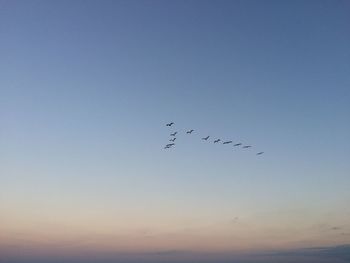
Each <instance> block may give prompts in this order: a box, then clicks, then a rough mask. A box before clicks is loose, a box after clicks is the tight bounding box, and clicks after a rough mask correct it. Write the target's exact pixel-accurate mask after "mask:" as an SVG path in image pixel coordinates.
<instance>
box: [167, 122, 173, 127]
mask: <svg viewBox="0 0 350 263" xmlns="http://www.w3.org/2000/svg"><path fill="white" fill-rule="evenodd" d="M173 124H174V123H173V122H170V123H167V124H166V126H169V127H170V126H171V125H173Z"/></svg>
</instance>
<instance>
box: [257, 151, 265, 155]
mask: <svg viewBox="0 0 350 263" xmlns="http://www.w3.org/2000/svg"><path fill="white" fill-rule="evenodd" d="M263 153H264V152H258V153H257V154H256V155H262V154H263Z"/></svg>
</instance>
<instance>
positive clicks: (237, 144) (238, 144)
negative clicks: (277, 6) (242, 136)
mask: <svg viewBox="0 0 350 263" xmlns="http://www.w3.org/2000/svg"><path fill="white" fill-rule="evenodd" d="M240 145H242V143H236V144H235V145H233V146H240Z"/></svg>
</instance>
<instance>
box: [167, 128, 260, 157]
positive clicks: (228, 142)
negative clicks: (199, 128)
mask: <svg viewBox="0 0 350 263" xmlns="http://www.w3.org/2000/svg"><path fill="white" fill-rule="evenodd" d="M173 125H174V122H170V123H167V124H166V126H167V127H171V126H173ZM193 132H194V130H188V131H186V134H192V133H193ZM177 134H178V132H177V131H175V132H173V133H170V136H171V139H169V141H170V142H171V143H168V144H167V145H165V147H164V149H170V148H172V147H174V146H175V141H176V139H177V137H176V135H177ZM209 138H210V136H209V135H208V136H206V137H203V138H202V140H203V141H208V140H209ZM220 142H222V144H231V143H232V144H233V141H222V140H221V139H215V140H213V143H220ZM233 146H234V147H242V148H243V149H248V148H251V147H252V146H251V145H243V144H242V143H241V142H239V143H235V144H233ZM263 153H264V152H257V153H256V155H262V154H263Z"/></svg>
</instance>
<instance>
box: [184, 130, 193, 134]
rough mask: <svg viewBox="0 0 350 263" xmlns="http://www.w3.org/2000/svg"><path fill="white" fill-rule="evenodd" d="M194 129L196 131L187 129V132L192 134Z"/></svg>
mask: <svg viewBox="0 0 350 263" xmlns="http://www.w3.org/2000/svg"><path fill="white" fill-rule="evenodd" d="M193 131H194V130H189V131H187V132H186V133H187V134H191V133H192V132H193Z"/></svg>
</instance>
